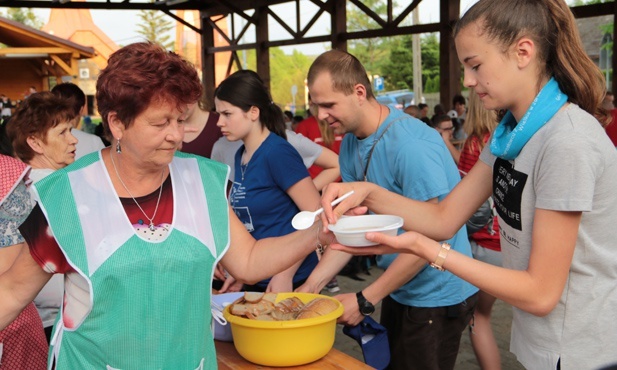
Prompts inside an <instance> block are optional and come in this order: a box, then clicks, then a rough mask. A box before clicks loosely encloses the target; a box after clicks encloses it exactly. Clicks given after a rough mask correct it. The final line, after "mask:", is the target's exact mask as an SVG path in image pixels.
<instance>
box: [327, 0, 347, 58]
mask: <svg viewBox="0 0 617 370" xmlns="http://www.w3.org/2000/svg"><path fill="white" fill-rule="evenodd" d="M329 1H330V22H331V25H330V28H331V29H332V33H331V34H330V40H331V42H332V49H337V50H342V51H347V40H346V39H343V37H342V35H343V34H345V33H346V32H347V1H346V0H329Z"/></svg>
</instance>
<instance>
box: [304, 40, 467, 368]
mask: <svg viewBox="0 0 617 370" xmlns="http://www.w3.org/2000/svg"><path fill="white" fill-rule="evenodd" d="M308 88H309V93H310V95H311V99H312V102H313V103H314V104H316V105H317V106H318V108H319V109H318V110H319V117H318V118H319V119H322V120H326V121H327V122H328V123H330V125H331V126H332V127H334V128H335V129H337V130H339V131H343V132H347V133H350V135H345V138H344V139H343V143H342V145H341V151H340V154H339V162H340V166H341V175H342V178H343V181H345V182H349V181H370V182H372V183H375V184H378V185H379V186H382V187H384V188H386V189H388V190H390V191H392V192H395V193H398V194H401V195H404V196H406V197H409V198H411V199H416V200H420V201H426V202H439V201H440V200H441V199H443V198H444V197H445V196H446V195H447V194H448V193H449V192H450V191H451V190H452V188H454V186H455V185H456V184H457V183H458V182H459V181H460V176H459V173H458V170H457V168H456V165H455V164H454V161H452V158H451V156H450V153H449V152H448V149H447V148H446V146H445V145H444V142H443V140H442V139H441V137H440V136H439V134H438V133H437V132H436V131H435V130H433V129H432V128H430V127H428V126H427V125H426V124H424V123H423V122H421V121H419V120H418V119H415V118H413V117H411V116H409V115H406V114H404V113H403V112H401V111H398V110H391V109H390V108H388V107H386V106H383V105H381V104H379V103H378V102H377V101H376V100H375V97H374V95H373V92H372V90H371V84H370V81H369V80H368V78H367V74H366V71H365V70H364V67H363V66H362V65H361V64H360V62H359V61H358V60H357V59H356V58H355V57H354V56H352V55H350V54H348V53H345V52H342V51H337V50H331V51H328V52H326V53H324V54H322V55H320V56H319V57H318V58H317V59H316V60H315V62H313V64H312V66H311V68H310V70H309V73H308ZM445 242H446V243H448V244H450V245H451V246H452V248H453V249H455V250H457V251H459V252H461V253H464V254H465V255H467V256H471V250H470V246H469V241H468V239H467V233H466V231H465V229H464V228H461V229H460V230H459V231H458V232H457V233H456V234H455V235H454V237H453V238H452V239H449V240H446V241H445ZM349 258H351V256H349V255H347V254H344V253H341V252H338V251H334V250H328V251H327V252H326V253H325V254H324V257H323V259H322V260H321V262H320V263H319V264H318V266H317V268H316V269H315V270H314V272H313V274H311V276H310V277H309V279H308V280H307V283H306V284H305V286H303V287H302V288H301V289H302V290H312V291H319V290H320V289H321V287H322V285H323V284H325V282H327V281H329V278H330V277H331V276H333V275H334V274H336V272H338V271H339V270H340V269H341V268H342V267H343V266H344V265H345V263H346V262H347V261H348V260H349ZM378 265H379V266H380V267H382V268H384V269H386V270H385V271H384V273H383V274H382V275H381V276H380V277H379V278H378V279H377V280H376V281H375V282H374V283H372V284H371V285H369V286H367V287H366V288H364V289H363V290H362V291H361V292H358V293H355V294H354V293H349V294H341V295H339V296H337V298H338V299H339V300H340V301H341V302H342V303H343V305H344V306H345V313H344V314H343V316H342V318H341V321H342V322H343V323H345V324H347V325H357V324H358V323H359V322H360V321H361V320H362V319H363V315H370V313H371V311H372V310H371V307H373V306H374V305H375V304H377V303H378V302H379V301H382V311H381V319H380V321H381V324H382V325H384V326H385V327H386V328H387V329H388V337H389V343H390V352H391V362H390V368H392V369H405V370H407V369H453V368H454V363H455V361H456V355H457V352H458V346H459V343H460V338H461V334H462V331H463V330H464V328H465V327H466V326H467V324H468V323H469V321H470V319H471V317H472V314H473V309H474V307H475V302H476V300H477V291H478V289H477V288H476V287H474V286H473V285H471V284H469V283H467V282H465V281H464V280H462V279H460V278H458V277H456V276H454V275H453V274H451V273H450V272H447V271H445V272H442V271H438V270H436V269H433V268H431V267H429V265H428V264H427V263H426V261H424V260H422V259H420V258H419V257H416V256H413V255H410V254H401V255H394V254H393V255H384V256H380V257H378Z"/></svg>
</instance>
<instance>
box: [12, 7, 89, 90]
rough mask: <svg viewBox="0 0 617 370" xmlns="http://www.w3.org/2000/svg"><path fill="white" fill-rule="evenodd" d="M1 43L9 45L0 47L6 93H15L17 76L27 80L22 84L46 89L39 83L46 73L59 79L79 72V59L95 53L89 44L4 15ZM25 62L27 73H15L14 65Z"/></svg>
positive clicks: (22, 64)
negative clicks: (59, 35)
mask: <svg viewBox="0 0 617 370" xmlns="http://www.w3.org/2000/svg"><path fill="white" fill-rule="evenodd" d="M0 42H2V43H3V44H5V45H7V46H8V47H5V48H0V69H1V70H0V76H1V77H2V80H3V82H5V88H6V89H8V90H9V91H6V93H7V95H9V96H10V94H12V95H15V94H17V90H16V89H19V88H20V87H19V86H18V85H20V83H18V80H20V79H23V78H26V79H28V81H22V84H32V85H35V86H36V87H37V88H41V87H43V88H47V86H45V85H44V84H43V85H41V81H43V80H44V77H45V76H55V77H57V78H58V79H60V78H61V76H65V75H70V76H75V75H77V73H78V72H77V70H78V66H77V63H78V61H79V59H86V58H92V57H94V56H95V55H96V52H95V50H94V49H93V48H91V47H87V46H83V45H80V44H78V43H75V42H72V41H69V40H66V39H63V38H60V37H57V36H54V35H50V34H49V33H47V32H43V31H39V30H37V29H34V28H32V27H28V26H25V25H23V24H21V23H19V22H15V21H12V20H9V19H6V18H3V17H0ZM24 65H26V66H27V67H28V68H26V69H24V71H25V70H27V71H28V72H26V73H24V74H19V73H15V68H17V66H24ZM22 69H23V68H22ZM27 76H30V77H27ZM35 81H36V82H35Z"/></svg>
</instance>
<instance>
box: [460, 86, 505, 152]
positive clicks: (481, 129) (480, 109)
mask: <svg viewBox="0 0 617 370" xmlns="http://www.w3.org/2000/svg"><path fill="white" fill-rule="evenodd" d="M498 123H499V121H498V120H497V113H496V112H495V111H494V110H488V109H485V108H484V106H483V105H482V102H481V101H480V98H479V97H478V94H476V92H475V91H474V90H471V91H469V104H468V105H467V117H466V118H465V123H464V124H463V130H464V131H465V133H466V134H467V140H469V139H470V138H472V137H476V138H478V139H479V140H475V141H471V145H469V146H467V148H468V149H469V151H470V152H471V153H473V152H474V151H475V150H476V149H478V150H479V151H482V149H483V148H484V137H485V136H486V134H487V133H490V132H493V130H495V127H497V124H498ZM476 145H478V147H476Z"/></svg>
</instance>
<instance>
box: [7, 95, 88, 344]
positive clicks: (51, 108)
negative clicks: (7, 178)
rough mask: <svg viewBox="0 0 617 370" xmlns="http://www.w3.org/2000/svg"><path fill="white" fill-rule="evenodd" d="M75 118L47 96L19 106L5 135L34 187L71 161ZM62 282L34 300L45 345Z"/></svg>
mask: <svg viewBox="0 0 617 370" xmlns="http://www.w3.org/2000/svg"><path fill="white" fill-rule="evenodd" d="M76 117H79V115H78V113H76V112H75V111H74V107H73V102H72V101H71V100H67V99H63V98H61V97H59V96H57V95H55V94H53V93H50V92H40V93H34V94H32V95H30V97H28V99H26V100H24V102H23V103H22V104H21V105H20V106H19V108H18V109H17V111H16V112H15V115H14V116H13V118H12V119H11V121H10V122H9V123H8V127H7V135H8V137H9V139H10V140H11V143H12V147H13V150H14V152H15V155H16V156H17V157H18V158H19V159H21V160H22V161H23V162H24V163H26V164H28V165H30V166H31V167H32V171H30V180H32V181H33V182H35V183H36V182H38V181H40V180H41V179H43V178H45V177H46V176H47V175H49V174H51V173H53V172H54V171H55V170H57V169H60V168H63V167H66V166H68V165H69V164H71V163H73V162H74V161H75V153H76V145H77V141H78V140H77V139H76V138H75V136H73V134H72V131H71V130H72V129H73V120H74V119H75V118H76ZM63 280H64V277H63V276H62V275H61V274H57V275H54V276H53V277H52V278H51V279H50V280H49V282H48V283H47V284H46V285H45V287H44V288H43V290H41V292H40V293H39V294H38V295H37V296H36V298H35V299H34V303H35V305H36V309H37V310H38V312H39V315H40V316H41V319H42V320H43V327H44V328H45V335H46V336H47V340H48V341H49V339H50V337H51V330H52V328H53V325H54V322H55V321H56V316H57V315H58V312H59V311H60V306H61V305H62V292H63Z"/></svg>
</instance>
